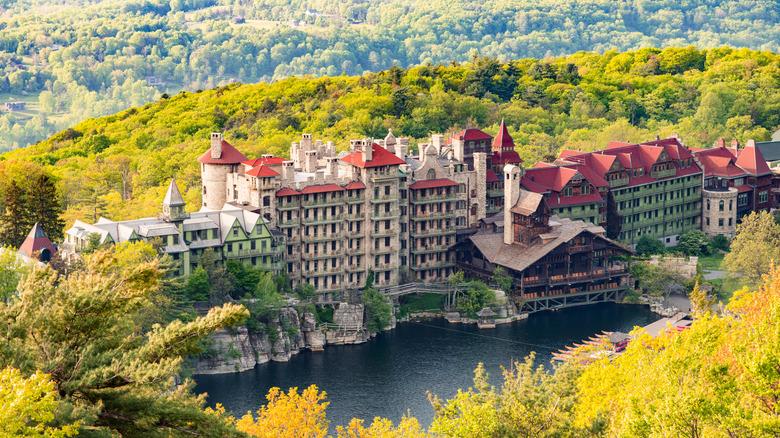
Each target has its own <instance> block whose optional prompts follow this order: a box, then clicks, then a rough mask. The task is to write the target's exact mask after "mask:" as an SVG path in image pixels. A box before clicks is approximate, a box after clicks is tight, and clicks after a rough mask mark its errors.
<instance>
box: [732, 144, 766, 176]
mask: <svg viewBox="0 0 780 438" xmlns="http://www.w3.org/2000/svg"><path fill="white" fill-rule="evenodd" d="M736 164H737V166H739V167H741V168H742V169H744V170H745V172H747V173H749V174H751V175H756V176H758V175H766V174H771V173H772V170H771V169H770V168H769V165H767V164H766V160H764V156H763V155H761V151H760V150H759V149H758V148H757V147H756V142H755V141H753V140H748V141H747V143H746V144H745V148H744V149H742V150H741V151H740V152H739V157H737V162H736Z"/></svg>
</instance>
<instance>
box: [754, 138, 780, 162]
mask: <svg viewBox="0 0 780 438" xmlns="http://www.w3.org/2000/svg"><path fill="white" fill-rule="evenodd" d="M756 147H757V148H758V150H759V151H760V152H761V155H762V156H763V157H764V159H765V160H767V161H777V160H780V141H759V142H756Z"/></svg>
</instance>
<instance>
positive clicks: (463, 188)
mask: <svg viewBox="0 0 780 438" xmlns="http://www.w3.org/2000/svg"><path fill="white" fill-rule="evenodd" d="M458 193H466V184H463V183H460V184H458Z"/></svg>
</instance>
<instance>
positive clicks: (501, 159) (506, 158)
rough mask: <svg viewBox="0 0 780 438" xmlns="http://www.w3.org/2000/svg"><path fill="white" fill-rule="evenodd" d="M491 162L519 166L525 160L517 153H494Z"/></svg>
mask: <svg viewBox="0 0 780 438" xmlns="http://www.w3.org/2000/svg"><path fill="white" fill-rule="evenodd" d="M490 162H491V163H492V164H501V165H505V164H517V165H519V164H520V163H522V162H523V160H522V159H521V158H520V155H519V154H518V153H517V152H515V151H503V152H493V155H491V156H490Z"/></svg>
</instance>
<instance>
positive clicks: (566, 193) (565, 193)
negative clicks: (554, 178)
mask: <svg viewBox="0 0 780 438" xmlns="http://www.w3.org/2000/svg"><path fill="white" fill-rule="evenodd" d="M561 194H562V195H563V196H571V195H572V189H571V187H564V188H563V192H562V193H561Z"/></svg>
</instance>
